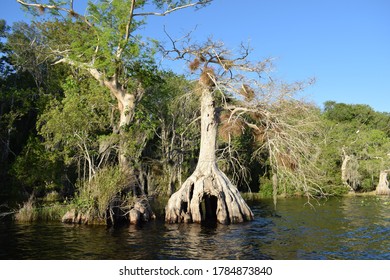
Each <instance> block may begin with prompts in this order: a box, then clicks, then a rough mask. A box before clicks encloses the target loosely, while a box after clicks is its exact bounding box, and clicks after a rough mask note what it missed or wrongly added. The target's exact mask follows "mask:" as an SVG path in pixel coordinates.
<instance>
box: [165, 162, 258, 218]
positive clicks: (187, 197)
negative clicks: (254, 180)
mask: <svg viewBox="0 0 390 280" xmlns="http://www.w3.org/2000/svg"><path fill="white" fill-rule="evenodd" d="M252 219H253V213H252V211H251V210H250V208H249V207H248V205H247V204H246V202H245V201H244V199H243V198H242V197H241V195H240V193H239V191H238V190H237V188H236V187H235V186H234V185H233V184H232V183H231V182H230V180H229V179H228V178H227V177H226V175H225V174H224V173H223V172H221V171H220V170H219V169H218V167H217V165H216V163H208V164H205V165H202V164H200V165H198V167H197V169H196V170H195V172H194V173H193V174H192V175H191V176H190V177H189V178H188V179H187V180H186V181H185V182H184V183H183V185H182V187H181V188H180V190H178V191H177V192H176V193H174V194H173V195H172V196H171V198H170V199H169V201H168V204H167V206H166V208H165V220H166V221H167V222H169V223H183V222H184V223H189V222H195V223H201V222H202V221H212V220H215V221H217V222H219V223H222V224H230V223H240V222H244V221H249V220H252Z"/></svg>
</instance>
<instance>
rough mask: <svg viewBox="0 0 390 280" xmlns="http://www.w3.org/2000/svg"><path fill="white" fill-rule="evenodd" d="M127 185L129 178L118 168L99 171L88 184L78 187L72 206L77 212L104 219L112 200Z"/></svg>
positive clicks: (106, 168)
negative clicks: (88, 213) (91, 214)
mask: <svg viewBox="0 0 390 280" xmlns="http://www.w3.org/2000/svg"><path fill="white" fill-rule="evenodd" d="M128 184H129V177H128V176H127V175H126V174H125V173H124V172H122V171H121V170H120V169H119V167H105V168H103V169H101V170H100V171H99V172H98V173H97V174H96V175H95V176H94V177H93V178H92V179H91V180H90V181H89V182H84V183H82V184H81V185H80V187H79V189H78V193H77V195H76V197H75V198H74V200H73V202H72V204H73V205H75V206H76V208H77V209H78V210H81V211H83V212H90V213H94V212H95V211H97V213H96V214H97V216H98V217H100V218H103V217H105V215H106V211H107V209H108V206H109V204H110V203H111V202H112V200H113V198H114V197H115V196H116V195H117V194H118V193H120V192H121V191H122V190H123V189H125V187H126V186H127V185H128Z"/></svg>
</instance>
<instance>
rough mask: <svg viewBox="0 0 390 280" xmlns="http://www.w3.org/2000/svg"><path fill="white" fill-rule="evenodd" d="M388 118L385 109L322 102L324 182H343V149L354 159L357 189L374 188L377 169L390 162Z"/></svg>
mask: <svg viewBox="0 0 390 280" xmlns="http://www.w3.org/2000/svg"><path fill="white" fill-rule="evenodd" d="M388 121H390V118H389V115H388V114H387V113H378V112H375V111H374V110H373V109H371V108H370V107H369V106H367V105H348V104H344V103H336V102H333V101H328V102H326V103H325V110H324V113H323V127H324V131H325V133H324V138H323V139H322V141H321V147H322V152H321V157H320V158H321V162H320V168H321V169H322V170H324V172H325V177H326V179H327V185H329V186H333V187H335V188H338V187H340V186H341V185H342V182H341V170H340V169H341V165H342V154H343V152H342V151H344V152H345V153H346V154H347V155H353V156H354V158H356V159H357V163H358V166H359V167H358V169H357V172H358V174H357V176H358V177H359V178H360V181H361V182H360V191H372V190H373V189H375V186H376V185H377V183H378V179H379V172H380V170H383V169H387V168H388V166H389V164H390V157H389V156H388V153H389V150H390V138H389V134H388V129H389V126H388V124H387V125H386V123H387V122H388Z"/></svg>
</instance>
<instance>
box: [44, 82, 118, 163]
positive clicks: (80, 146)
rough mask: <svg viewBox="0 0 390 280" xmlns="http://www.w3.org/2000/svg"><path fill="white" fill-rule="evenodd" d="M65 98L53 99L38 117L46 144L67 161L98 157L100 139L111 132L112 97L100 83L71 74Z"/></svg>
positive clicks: (65, 85) (66, 84)
mask: <svg viewBox="0 0 390 280" xmlns="http://www.w3.org/2000/svg"><path fill="white" fill-rule="evenodd" d="M63 89H64V94H65V97H64V98H63V99H62V100H61V101H58V100H56V99H52V101H51V102H50V104H49V105H48V106H47V110H46V111H45V112H44V113H43V114H42V115H41V116H40V117H39V119H38V122H37V126H38V131H39V133H40V134H41V135H42V136H43V137H44V139H45V144H46V147H47V148H49V149H52V150H53V151H54V150H57V151H60V152H61V153H62V154H63V157H64V161H65V162H66V163H67V164H70V163H72V161H74V160H76V159H77V158H78V155H80V154H81V155H84V156H88V155H87V154H89V156H91V157H92V156H96V155H97V154H98V151H99V138H100V137H101V136H104V135H107V133H110V126H111V123H110V117H109V116H110V114H111V110H112V104H111V102H112V101H111V99H110V98H109V95H108V94H107V93H106V92H105V90H104V89H102V88H101V87H100V86H99V85H98V84H97V82H95V81H94V80H91V79H88V78H86V77H81V81H78V82H76V81H75V80H74V78H72V77H68V79H67V80H66V82H65V83H64V84H63Z"/></svg>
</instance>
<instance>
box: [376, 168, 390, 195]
mask: <svg viewBox="0 0 390 280" xmlns="http://www.w3.org/2000/svg"><path fill="white" fill-rule="evenodd" d="M389 172H390V170H383V171H381V172H380V175H379V183H378V185H377V187H376V190H375V192H376V194H377V195H390V189H389V181H388V180H387V174H388V173H389Z"/></svg>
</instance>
